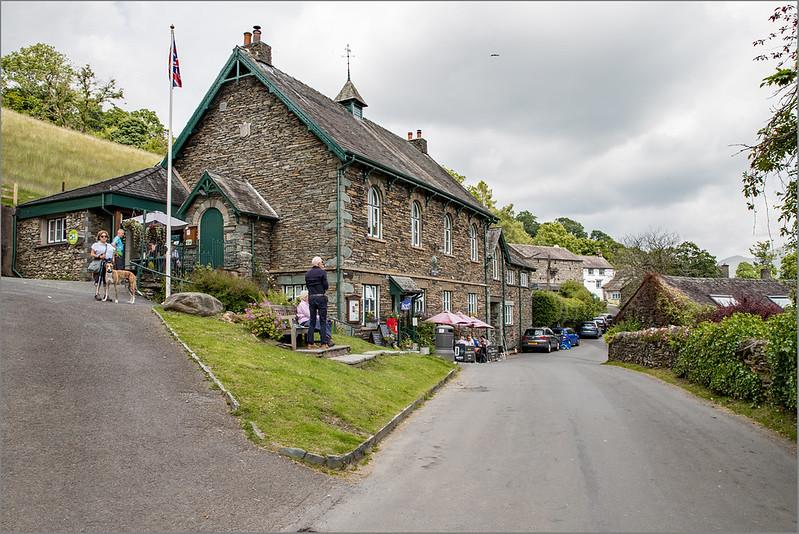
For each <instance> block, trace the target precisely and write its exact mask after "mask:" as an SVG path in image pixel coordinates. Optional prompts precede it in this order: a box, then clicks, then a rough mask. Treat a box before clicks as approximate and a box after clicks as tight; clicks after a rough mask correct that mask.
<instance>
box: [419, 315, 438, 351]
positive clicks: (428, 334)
mask: <svg viewBox="0 0 799 534" xmlns="http://www.w3.org/2000/svg"><path fill="white" fill-rule="evenodd" d="M435 336H436V325H434V324H433V323H426V322H424V321H420V322H419V326H417V327H416V342H417V343H419V346H420V347H430V352H433V351H434V350H435V347H436V337H435Z"/></svg>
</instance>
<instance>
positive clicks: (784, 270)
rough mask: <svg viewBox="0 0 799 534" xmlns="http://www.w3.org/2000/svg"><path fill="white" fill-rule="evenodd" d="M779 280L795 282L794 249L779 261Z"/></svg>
mask: <svg viewBox="0 0 799 534" xmlns="http://www.w3.org/2000/svg"><path fill="white" fill-rule="evenodd" d="M780 278H781V279H783V280H796V249H795V248H794V249H793V250H791V251H790V252H788V253H787V254H785V256H783V257H782V260H781V261H780Z"/></svg>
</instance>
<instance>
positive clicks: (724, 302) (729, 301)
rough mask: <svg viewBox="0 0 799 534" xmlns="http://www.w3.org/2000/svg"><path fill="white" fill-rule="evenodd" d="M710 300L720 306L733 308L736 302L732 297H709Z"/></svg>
mask: <svg viewBox="0 0 799 534" xmlns="http://www.w3.org/2000/svg"><path fill="white" fill-rule="evenodd" d="M710 298H711V300H713V302H715V303H716V304H718V305H719V306H721V307H722V308H723V307H725V306H735V305H736V304H738V301H737V300H735V298H734V297H733V296H732V295H710Z"/></svg>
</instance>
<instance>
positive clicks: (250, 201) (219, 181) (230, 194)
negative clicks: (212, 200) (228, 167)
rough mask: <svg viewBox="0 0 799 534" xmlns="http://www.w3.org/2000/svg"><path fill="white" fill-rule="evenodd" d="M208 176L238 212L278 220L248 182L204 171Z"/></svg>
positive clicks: (273, 211)
mask: <svg viewBox="0 0 799 534" xmlns="http://www.w3.org/2000/svg"><path fill="white" fill-rule="evenodd" d="M206 172H207V173H208V176H210V177H211V179H212V180H213V181H214V182H216V185H218V186H219V188H220V189H221V190H222V191H223V192H224V193H225V196H227V198H228V200H230V202H232V203H233V206H234V207H235V208H236V209H237V210H239V211H240V212H242V213H244V214H248V215H257V216H258V217H265V218H267V219H279V217H278V215H277V213H276V212H275V210H274V209H272V206H270V205H269V203H268V202H267V201H266V199H265V198H264V197H262V196H261V194H260V193H259V192H258V191H257V190H256V189H255V188H254V187H253V186H252V184H251V183H250V182H248V181H247V180H246V179H245V178H241V177H239V176H222V175H221V174H217V173H215V172H211V171H206Z"/></svg>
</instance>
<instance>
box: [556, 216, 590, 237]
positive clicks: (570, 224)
mask: <svg viewBox="0 0 799 534" xmlns="http://www.w3.org/2000/svg"><path fill="white" fill-rule="evenodd" d="M555 222H558V223H560V224H561V226H563V228H565V229H566V231H567V232H569V233H570V234H571V235H573V236H574V237H577V238H580V239H587V238H588V234H586V233H585V228H584V227H583V225H582V224H580V223H578V222H577V221H575V220H573V219H569V218H568V217H558V218H557V219H555Z"/></svg>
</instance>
